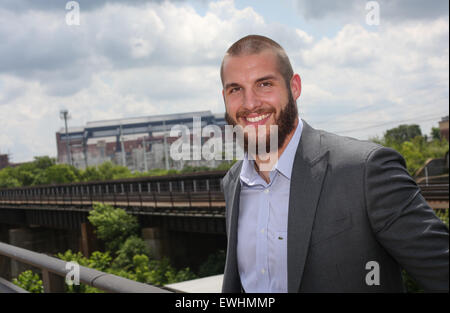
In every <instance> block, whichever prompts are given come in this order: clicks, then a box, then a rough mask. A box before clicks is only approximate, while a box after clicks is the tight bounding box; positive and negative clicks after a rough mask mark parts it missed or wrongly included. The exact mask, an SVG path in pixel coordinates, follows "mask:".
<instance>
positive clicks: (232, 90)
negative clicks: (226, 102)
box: [230, 87, 241, 93]
mask: <svg viewBox="0 0 450 313" xmlns="http://www.w3.org/2000/svg"><path fill="white" fill-rule="evenodd" d="M239 90H241V87H234V88H231V89H230V93H235V92H238V91H239Z"/></svg>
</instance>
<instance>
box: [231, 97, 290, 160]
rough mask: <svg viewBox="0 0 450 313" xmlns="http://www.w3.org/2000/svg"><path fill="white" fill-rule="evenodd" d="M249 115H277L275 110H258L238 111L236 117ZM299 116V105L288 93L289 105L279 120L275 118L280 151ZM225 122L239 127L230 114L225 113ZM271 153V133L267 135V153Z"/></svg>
mask: <svg viewBox="0 0 450 313" xmlns="http://www.w3.org/2000/svg"><path fill="white" fill-rule="evenodd" d="M249 113H258V114H265V113H275V110H273V109H272V110H256V111H253V112H251V111H248V110H242V111H238V113H237V114H236V117H237V118H239V117H245V116H246V115H248V114H249ZM297 116H298V110H297V103H296V102H295V100H294V98H293V96H292V93H291V91H290V90H289V92H288V103H287V105H286V107H285V108H284V109H281V110H280V115H279V116H278V118H275V124H274V125H277V126H278V149H280V148H281V147H282V146H283V144H284V142H285V141H286V138H287V136H288V135H289V134H290V133H291V132H292V130H293V129H294V127H295V121H296V119H297ZM225 120H226V122H227V123H228V124H229V125H233V126H236V125H238V123H237V120H235V119H234V118H233V117H231V115H229V114H228V112H225ZM248 142H249V140H248V135H247V134H244V151H245V152H248ZM256 151H259V150H258V140H256ZM268 151H270V133H268V134H267V135H266V152H268Z"/></svg>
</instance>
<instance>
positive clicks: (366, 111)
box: [0, 0, 449, 162]
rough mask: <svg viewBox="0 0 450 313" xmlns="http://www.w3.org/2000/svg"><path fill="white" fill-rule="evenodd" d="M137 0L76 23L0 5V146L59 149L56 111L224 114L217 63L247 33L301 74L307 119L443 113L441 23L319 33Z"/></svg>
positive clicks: (26, 151)
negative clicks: (270, 45) (283, 53)
mask: <svg viewBox="0 0 450 313" xmlns="http://www.w3.org/2000/svg"><path fill="white" fill-rule="evenodd" d="M133 3H139V5H128V2H120V3H119V2H117V3H112V4H111V3H109V4H106V5H104V6H96V7H92V8H90V9H89V10H85V11H83V10H82V11H81V25H80V26H67V25H66V24H65V18H64V13H65V12H64V11H58V10H56V9H52V10H27V11H21V10H17V9H15V10H7V9H5V8H4V9H1V8H0V17H1V18H0V37H2V38H4V40H2V41H0V59H2V63H1V64H0V108H1V109H2V112H7V114H4V113H2V114H0V134H2V136H0V149H1V151H5V149H10V150H11V152H12V153H13V156H14V159H13V161H16V162H19V161H26V160H30V159H32V157H33V156H35V155H43V154H49V155H52V156H55V154H56V143H55V132H56V131H57V130H58V129H59V128H60V127H61V126H62V125H63V122H62V121H61V120H59V110H60V109H61V108H67V109H68V110H69V111H70V112H71V115H72V119H71V120H70V121H69V123H70V125H73V126H80V125H85V123H86V122H87V121H93V120H104V119H111V118H121V117H125V116H127V117H130V116H141V115H155V114H162V113H176V112H188V111H197V110H211V111H213V112H223V111H224V107H223V101H222V97H221V85H220V77H219V66H220V62H221V58H222V56H223V54H224V52H225V50H226V49H227V48H228V47H229V45H230V44H232V43H233V42H234V41H236V40H237V39H239V38H240V37H242V36H244V35H247V34H251V33H256V34H262V35H267V36H269V37H271V38H273V39H275V40H276V41H278V42H279V43H280V44H281V45H282V46H284V47H285V48H286V50H287V52H288V55H290V57H291V61H292V63H293V65H294V66H295V69H296V71H297V72H299V73H300V75H301V77H302V82H303V91H302V96H301V98H300V100H299V106H300V112H301V114H302V116H303V117H305V118H306V120H307V121H309V122H310V123H311V124H312V125H313V126H318V127H324V128H327V129H328V130H337V131H339V130H348V129H356V128H361V127H363V126H367V125H369V124H374V123H386V122H389V121H391V120H399V119H408V118H411V117H414V116H420V115H424V112H426V113H433V112H436V114H440V113H441V112H443V111H444V112H445V110H447V112H448V108H446V109H444V102H445V103H447V102H448V68H449V65H448V54H449V52H448V18H447V19H445V18H440V19H436V20H430V19H428V20H426V19H425V20H421V21H419V22H414V23H412V22H404V23H399V24H388V23H385V24H382V26H381V27H379V28H377V30H375V31H373V30H368V29H367V28H364V27H362V26H361V25H359V24H357V23H351V24H347V25H345V26H344V27H342V29H340V30H339V31H338V32H337V34H336V36H333V37H329V38H320V37H318V36H314V37H313V36H312V35H311V34H309V33H307V32H306V31H305V30H303V29H300V28H298V27H297V28H291V27H287V26H285V25H283V24H282V22H283V21H280V23H268V22H267V21H265V20H264V18H263V17H262V16H261V15H260V14H258V13H257V12H256V10H254V9H253V8H251V7H248V8H243V9H238V8H236V5H235V3H234V2H233V1H231V0H222V1H215V2H210V3H208V6H207V8H206V13H205V14H203V15H200V14H198V13H197V12H196V11H195V10H194V9H193V8H192V7H191V6H190V5H189V4H188V3H184V2H166V1H164V2H151V3H147V4H142V2H141V1H134V2H133ZM10 5H12V4H11V3H10ZM447 114H448V113H447ZM392 126H396V125H392ZM376 130H377V131H378V129H376ZM428 130H429V129H423V131H428ZM373 131H374V129H368V130H364V131H358V132H356V133H354V135H355V136H359V137H365V136H369V135H371V134H372V133H373ZM345 134H348V133H345ZM352 135H353V134H352ZM5 147H6V148H5Z"/></svg>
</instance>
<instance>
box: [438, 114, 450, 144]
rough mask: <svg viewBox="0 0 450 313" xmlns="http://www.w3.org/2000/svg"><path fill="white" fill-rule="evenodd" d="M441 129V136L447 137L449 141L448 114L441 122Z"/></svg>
mask: <svg viewBox="0 0 450 313" xmlns="http://www.w3.org/2000/svg"><path fill="white" fill-rule="evenodd" d="M439 129H440V131H441V138H445V139H447V141H448V115H447V116H445V117H443V118H442V119H441V121H440V122H439Z"/></svg>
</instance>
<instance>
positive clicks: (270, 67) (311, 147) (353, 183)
mask: <svg viewBox="0 0 450 313" xmlns="http://www.w3.org/2000/svg"><path fill="white" fill-rule="evenodd" d="M221 78H222V84H223V91H222V93H223V98H224V102H225V106H226V119H227V121H228V123H229V124H232V125H240V126H242V127H255V128H256V127H258V126H261V125H264V126H270V125H278V162H277V163H276V164H275V166H274V167H273V169H272V170H263V169H261V165H262V164H263V161H262V160H261V159H260V158H259V157H258V155H256V156H253V158H251V157H250V155H249V153H247V154H246V155H245V158H244V160H242V161H239V162H237V163H236V164H235V165H234V166H233V167H232V168H231V169H230V170H229V172H228V173H227V175H226V176H225V177H224V179H223V182H222V184H223V189H224V194H225V200H226V229H227V237H228V247H227V257H226V265H225V273H224V282H223V292H402V291H404V288H403V283H402V276H401V269H405V270H406V271H407V272H408V273H409V274H410V275H411V276H413V277H414V278H415V279H416V280H417V281H418V282H419V283H420V284H421V285H422V286H423V287H424V288H425V289H426V290H428V291H448V229H447V227H446V226H445V225H444V224H443V223H442V222H441V221H440V220H439V219H438V218H437V217H436V215H435V214H434V212H433V210H432V209H431V208H430V207H429V206H428V205H427V203H426V201H425V200H424V198H423V197H422V196H421V194H420V190H419V188H418V187H417V185H416V184H415V182H414V180H413V179H412V178H411V177H410V176H409V175H408V172H407V171H406V169H405V162H404V160H403V158H402V157H401V156H400V155H399V154H398V153H397V152H395V151H393V150H391V149H388V148H384V147H382V146H380V145H377V144H374V143H371V142H366V141H358V140H355V139H352V138H346V137H340V136H337V135H333V134H330V133H327V132H325V131H319V130H316V129H313V128H312V127H311V126H309V125H308V124H307V123H306V122H305V121H302V120H301V119H299V118H298V113H297V106H296V100H297V99H298V98H299V96H300V93H301V80H300V76H299V75H298V74H294V73H293V70H292V67H291V64H290V62H289V58H288V57H287V55H286V53H285V51H284V50H283V48H282V47H281V46H279V45H278V44H277V43H276V42H274V41H272V40H271V39H269V38H266V37H263V36H256V35H251V36H247V37H244V38H242V39H240V40H239V41H237V42H236V43H234V44H233V45H232V46H231V47H230V48H229V49H228V51H227V53H226V55H225V57H224V59H223V62H222V67H221ZM267 136H268V135H267ZM251 140H253V139H252V138H250V137H248V136H247V137H246V145H248V143H249V142H250V141H251Z"/></svg>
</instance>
